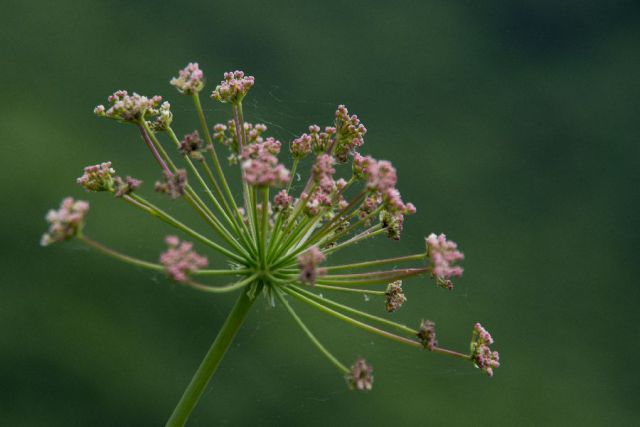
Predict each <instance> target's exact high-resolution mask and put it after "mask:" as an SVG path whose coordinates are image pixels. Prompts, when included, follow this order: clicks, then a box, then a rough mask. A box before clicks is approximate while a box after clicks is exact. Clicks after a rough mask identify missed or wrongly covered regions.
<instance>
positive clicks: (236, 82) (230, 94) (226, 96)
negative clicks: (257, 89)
mask: <svg viewBox="0 0 640 427" xmlns="http://www.w3.org/2000/svg"><path fill="white" fill-rule="evenodd" d="M253 84H254V78H253V76H245V75H244V72H243V71H229V72H227V73H224V80H222V81H221V82H220V84H219V85H218V86H217V87H216V89H215V90H214V91H213V93H211V97H212V98H213V99H215V100H216V101H220V102H224V103H231V104H236V103H238V102H241V101H242V99H243V98H244V97H245V96H246V95H247V93H248V92H249V89H251V88H252V87H253Z"/></svg>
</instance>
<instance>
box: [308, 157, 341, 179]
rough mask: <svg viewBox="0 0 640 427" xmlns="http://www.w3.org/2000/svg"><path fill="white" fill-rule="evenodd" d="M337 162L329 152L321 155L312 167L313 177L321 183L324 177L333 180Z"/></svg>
mask: <svg viewBox="0 0 640 427" xmlns="http://www.w3.org/2000/svg"><path fill="white" fill-rule="evenodd" d="M335 163H336V160H335V159H334V158H333V157H332V156H330V155H328V154H321V155H319V156H318V157H317V158H316V162H315V164H314V165H313V168H312V173H313V179H314V180H315V182H316V183H320V182H321V181H322V180H323V179H324V180H326V179H329V180H331V181H333V174H334V173H336V170H335V168H334V167H333V165H335Z"/></svg>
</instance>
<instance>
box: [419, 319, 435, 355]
mask: <svg viewBox="0 0 640 427" xmlns="http://www.w3.org/2000/svg"><path fill="white" fill-rule="evenodd" d="M417 335H418V339H419V340H420V342H421V343H422V345H423V346H424V348H426V349H427V350H429V351H431V350H433V349H434V347H437V346H438V340H437V339H436V324H435V323H434V322H432V321H431V320H423V321H422V322H421V323H420V329H419V330H418V334H417Z"/></svg>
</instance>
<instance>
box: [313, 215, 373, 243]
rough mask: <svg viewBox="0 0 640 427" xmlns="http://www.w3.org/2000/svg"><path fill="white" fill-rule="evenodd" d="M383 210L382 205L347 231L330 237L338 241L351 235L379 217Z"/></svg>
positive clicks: (350, 226)
mask: <svg viewBox="0 0 640 427" xmlns="http://www.w3.org/2000/svg"><path fill="white" fill-rule="evenodd" d="M381 210H382V205H380V206H378V207H377V208H376V209H375V210H374V211H373V212H371V213H369V214H368V215H367V216H365V217H364V218H362V219H361V220H360V221H357V222H355V223H353V224H351V225H349V226H348V227H347V228H346V229H344V230H342V231H341V232H339V233H338V234H336V235H335V236H330V237H331V240H332V241H338V240H339V239H340V238H341V237H343V236H346V235H348V234H349V233H351V232H352V231H353V230H355V229H356V228H358V227H360V226H361V225H364V224H366V223H367V222H368V221H369V220H370V219H371V218H373V217H374V216H376V215H378V214H379V213H380V211H381ZM325 240H326V239H325ZM321 243H322V244H324V243H325V241H324V240H323V241H322V242H321Z"/></svg>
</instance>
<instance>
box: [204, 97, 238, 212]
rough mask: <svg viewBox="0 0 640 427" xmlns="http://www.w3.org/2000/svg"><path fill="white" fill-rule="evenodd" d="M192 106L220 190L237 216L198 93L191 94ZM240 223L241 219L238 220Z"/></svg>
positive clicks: (236, 207) (236, 208)
mask: <svg viewBox="0 0 640 427" xmlns="http://www.w3.org/2000/svg"><path fill="white" fill-rule="evenodd" d="M193 104H194V105H195V107H196V111H197V113H198V120H199V121H200V127H201V128H202V133H204V138H205V141H206V142H207V146H209V147H211V149H210V150H208V151H209V153H211V161H212V162H213V168H214V169H215V170H216V173H217V174H218V178H220V182H221V183H222V188H223V189H224V192H225V193H226V195H227V198H228V200H229V203H230V204H231V207H232V208H233V211H234V212H235V213H236V214H237V215H239V214H238V206H237V205H236V201H235V199H234V198H233V194H232V193H231V188H229V183H228V182H227V179H226V177H225V176H224V172H223V170H222V166H221V165H220V160H218V155H217V154H216V150H215V147H214V145H213V140H212V139H211V133H210V132H209V125H207V119H206V117H205V116H204V112H203V111H202V104H201V103H200V95H198V92H195V93H194V94H193ZM239 220H240V221H242V218H239Z"/></svg>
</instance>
